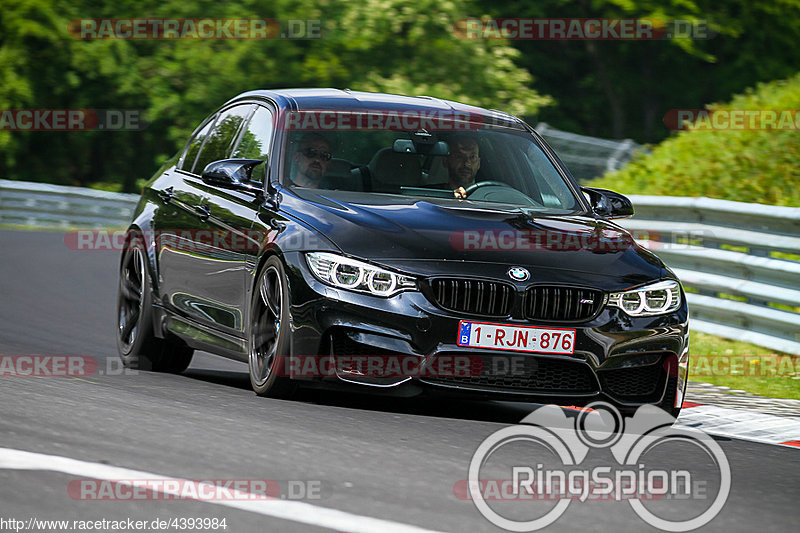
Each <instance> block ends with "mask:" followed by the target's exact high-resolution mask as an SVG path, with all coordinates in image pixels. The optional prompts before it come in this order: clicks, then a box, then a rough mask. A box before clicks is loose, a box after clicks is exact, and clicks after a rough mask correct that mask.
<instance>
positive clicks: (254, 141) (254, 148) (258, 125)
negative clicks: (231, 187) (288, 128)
mask: <svg viewBox="0 0 800 533" xmlns="http://www.w3.org/2000/svg"><path fill="white" fill-rule="evenodd" d="M274 128H275V126H274V124H273V117H272V112H271V111H270V110H269V109H267V108H266V107H261V106H258V108H257V109H256V112H255V114H253V118H252V119H251V120H250V124H248V125H247V129H246V130H245V132H244V133H243V134H242V138H241V140H240V141H239V144H238V146H236V148H235V149H234V150H233V155H232V156H231V157H232V158H241V159H261V160H265V159H267V156H269V149H270V142H271V141H272V131H273V130H274ZM265 167H266V165H258V166H257V167H256V168H254V169H253V179H254V180H256V181H263V180H264V176H265V175H266V172H265Z"/></svg>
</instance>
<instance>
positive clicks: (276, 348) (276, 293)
mask: <svg viewBox="0 0 800 533" xmlns="http://www.w3.org/2000/svg"><path fill="white" fill-rule="evenodd" d="M250 321H251V322H250V343H249V344H250V348H249V350H250V351H249V366H250V384H251V385H252V386H253V390H254V391H255V392H256V394H258V395H259V396H271V397H273V398H288V397H289V396H291V394H292V393H293V392H294V389H295V384H294V383H292V380H291V379H290V378H289V377H287V372H286V371H285V370H286V368H287V367H286V365H285V362H286V355H287V353H288V347H289V286H288V283H287V281H286V272H285V270H284V268H283V264H282V263H281V261H280V260H279V259H278V258H277V257H275V256H273V257H270V258H269V259H268V260H267V262H266V263H265V265H264V268H263V269H262V270H261V274H260V275H259V278H258V282H257V283H256V290H255V291H254V294H253V303H252V307H251V310H250Z"/></svg>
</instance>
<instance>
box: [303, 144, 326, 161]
mask: <svg viewBox="0 0 800 533" xmlns="http://www.w3.org/2000/svg"><path fill="white" fill-rule="evenodd" d="M301 153H302V154H303V155H304V156H306V157H307V158H309V159H314V158H316V157H319V158H320V159H322V160H323V161H330V160H331V158H332V157H333V155H331V153H330V152H325V151H323V150H317V149H316V148H312V147H310V146H309V147H308V148H306V149H305V150H303V151H302V152H301Z"/></svg>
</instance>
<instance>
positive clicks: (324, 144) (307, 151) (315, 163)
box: [290, 133, 333, 189]
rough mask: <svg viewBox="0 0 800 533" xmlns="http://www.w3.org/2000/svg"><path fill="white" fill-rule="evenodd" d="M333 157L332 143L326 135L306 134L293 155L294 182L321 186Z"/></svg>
mask: <svg viewBox="0 0 800 533" xmlns="http://www.w3.org/2000/svg"><path fill="white" fill-rule="evenodd" d="M332 157H333V156H332V155H331V143H330V142H328V140H327V139H326V138H325V137H323V136H322V135H320V134H318V133H312V134H309V135H306V136H304V137H303V138H302V140H301V141H300V143H299V144H298V145H297V150H295V152H294V155H293V157H292V174H291V176H290V179H291V181H292V184H293V185H295V186H299V187H308V188H311V189H316V188H319V185H320V182H321V181H322V178H323V177H324V176H325V173H326V172H327V171H328V165H329V164H330V162H331V158H332Z"/></svg>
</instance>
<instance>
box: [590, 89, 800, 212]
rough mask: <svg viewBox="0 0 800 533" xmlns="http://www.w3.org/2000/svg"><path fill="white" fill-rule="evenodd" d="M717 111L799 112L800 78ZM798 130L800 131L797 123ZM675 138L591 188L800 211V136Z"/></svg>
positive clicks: (695, 134) (711, 133)
mask: <svg viewBox="0 0 800 533" xmlns="http://www.w3.org/2000/svg"><path fill="white" fill-rule="evenodd" d="M708 108H709V109H710V110H716V109H759V110H795V112H794V113H792V118H793V119H794V120H798V118H800V73H799V74H797V75H795V76H794V77H792V78H789V79H787V80H778V81H773V82H770V83H764V84H759V85H758V87H757V88H756V89H755V90H753V89H749V90H748V91H747V92H745V93H744V94H740V95H737V96H735V97H734V98H733V99H732V100H731V102H730V103H728V104H717V105H711V106H708ZM795 125H796V126H800V124H797V122H795ZM695 128H696V129H688V130H685V131H681V132H679V133H677V134H676V135H673V136H672V137H670V138H669V139H667V140H665V141H663V142H662V143H661V144H659V145H657V146H656V147H654V148H653V149H652V152H651V153H649V154H645V155H641V156H639V157H637V158H635V159H634V161H632V162H631V163H629V164H628V165H626V166H625V167H623V168H622V169H620V170H618V171H616V172H611V173H608V174H606V175H604V176H603V177H601V178H599V179H597V180H593V181H592V182H591V183H589V185H590V186H593V187H603V188H608V189H612V190H615V191H618V192H621V193H623V194H656V195H670V196H708V197H711V198H722V199H725V200H736V201H740V202H751V203H762V204H772V205H787V206H800V131H798V130H797V129H787V130H778V129H761V130H758V129H752V130H716V131H715V130H709V129H706V130H702V129H700V128H699V124H697V125H696V126H695Z"/></svg>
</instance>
